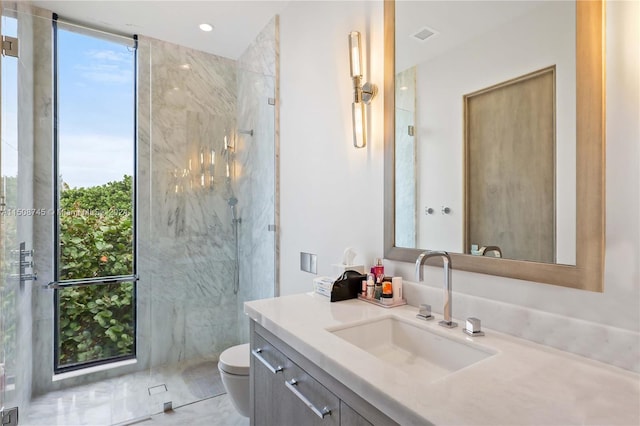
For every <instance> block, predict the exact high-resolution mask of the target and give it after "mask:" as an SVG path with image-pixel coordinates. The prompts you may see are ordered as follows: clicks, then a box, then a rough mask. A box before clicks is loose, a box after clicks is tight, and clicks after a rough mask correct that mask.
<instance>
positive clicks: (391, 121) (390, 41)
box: [384, 0, 605, 292]
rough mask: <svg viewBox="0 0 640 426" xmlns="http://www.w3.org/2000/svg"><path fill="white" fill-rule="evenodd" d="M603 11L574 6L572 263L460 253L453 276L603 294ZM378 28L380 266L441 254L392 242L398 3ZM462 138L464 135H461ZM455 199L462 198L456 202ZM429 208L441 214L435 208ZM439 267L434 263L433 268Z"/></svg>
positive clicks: (387, 6)
mask: <svg viewBox="0 0 640 426" xmlns="http://www.w3.org/2000/svg"><path fill="white" fill-rule="evenodd" d="M407 3H415V2H407ZM443 3H444V2H443ZM604 7H605V5H604V1H600V0H596V1H583V0H578V1H576V4H575V28H576V32H575V121H576V122H575V140H576V143H575V182H576V183H575V218H573V217H572V218H571V221H572V224H575V250H574V252H575V261H572V262H571V263H573V264H562V263H552V262H549V263H544V262H540V261H529V260H517V259H509V258H495V257H485V256H477V255H472V254H468V253H469V252H468V251H467V249H466V248H463V249H462V250H460V252H459V253H455V252H451V251H450V254H451V257H452V265H453V268H454V269H459V270H465V271H471V272H477V273H482V274H490V275H496V276H503V277H508V278H515V279H522V280H527V281H533V282H540V283H547V284H554V285H560V286H565V287H571V288H576V289H583V290H589V291H596V292H602V291H603V275H604V244H605V174H604V173H605V79H604V76H605V72H604V68H605V56H604ZM384 25H385V26H384V49H385V71H384V75H385V78H384V103H385V105H384V110H385V114H384V128H385V130H384V134H385V153H384V155H385V159H384V163H385V170H384V180H385V183H384V196H385V212H384V223H385V226H384V227H385V230H384V244H385V258H386V259H390V260H396V261H403V262H415V260H416V259H417V257H418V255H419V254H420V253H421V252H423V251H425V250H442V249H444V248H443V247H441V246H437V244H435V245H434V246H431V244H430V243H429V241H428V242H424V241H422V242H420V243H419V244H416V245H415V246H414V247H402V246H399V245H398V244H397V243H398V241H400V240H401V239H399V238H396V233H397V229H396V223H397V219H398V218H397V212H396V196H397V195H396V77H397V74H396V2H395V1H394V0H386V1H385V2H384ZM550 65H553V64H550ZM456 102H457V101H456ZM463 102H464V100H463V96H460V98H459V104H460V110H461V111H462V108H463ZM460 115H462V113H461V114H460ZM460 132H461V133H462V130H461V131H460ZM416 143H417V144H418V145H419V144H420V143H421V141H420V140H418V141H417V142H416ZM452 143H456V144H458V143H459V144H460V146H464V143H465V141H464V140H455V141H452ZM463 155H464V154H463ZM466 161H467V159H466V157H465V158H463V159H462V160H461V162H462V163H465V162H466ZM464 179H465V178H461V179H460V181H464ZM437 183H438V185H440V186H443V187H445V188H447V185H453V186H454V188H453V189H455V190H457V191H459V190H460V188H459V186H465V185H459V183H458V182H450V181H448V180H446V179H443V180H442V181H439V182H437ZM449 189H451V188H449ZM461 198H466V197H464V196H462V197H461ZM423 207H424V206H420V207H418V206H417V203H416V205H415V206H413V207H412V208H413V209H414V210H415V211H416V213H415V214H416V215H417V214H421V213H422V211H421V210H422V209H423ZM435 207H436V209H438V210H439V207H440V206H435ZM465 209H466V207H465ZM465 209H460V210H465ZM425 210H426V207H425ZM425 214H426V212H425ZM436 214H440V212H439V211H437V212H436ZM400 219H401V218H400ZM465 223H468V222H465ZM463 228H464V225H463ZM465 234H466V232H465ZM430 241H431V240H430ZM462 241H463V239H462V238H460V244H463V242H462ZM572 242H573V241H572ZM467 243H468V238H467V235H465V240H464V244H467ZM407 245H411V244H407ZM465 252H466V253H465ZM437 262H438V261H437V260H434V264H437Z"/></svg>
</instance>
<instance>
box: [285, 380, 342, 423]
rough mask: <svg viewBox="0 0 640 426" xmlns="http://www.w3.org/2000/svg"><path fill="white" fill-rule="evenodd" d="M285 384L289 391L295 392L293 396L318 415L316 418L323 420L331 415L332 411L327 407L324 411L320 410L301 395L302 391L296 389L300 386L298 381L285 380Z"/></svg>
mask: <svg viewBox="0 0 640 426" xmlns="http://www.w3.org/2000/svg"><path fill="white" fill-rule="evenodd" d="M284 384H285V385H287V387H288V388H289V390H290V391H291V392H293V394H294V395H295V396H297V397H298V399H300V401H302V402H303V403H304V404H305V405H306V406H307V407H309V408H310V409H311V411H313V412H314V413H315V414H316V416H318V417H320V418H321V419H324V417H325V416H326V415H329V416H330V415H331V410H329V409H328V408H327V407H324V408H323V409H322V410H318V409H317V408H316V406H315V405H313V403H312V402H311V401H309V398H307V397H306V396H304V395H303V394H301V393H300V391H299V390H298V389H296V386H297V385H298V381H297V380H296V379H291V381H290V382H288V381H286V380H285V381H284Z"/></svg>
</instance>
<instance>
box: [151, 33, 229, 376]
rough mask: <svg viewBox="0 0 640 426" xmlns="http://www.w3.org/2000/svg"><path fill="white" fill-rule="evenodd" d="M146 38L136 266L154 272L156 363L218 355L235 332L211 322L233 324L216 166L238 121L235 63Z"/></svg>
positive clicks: (221, 177) (223, 202) (222, 179)
mask: <svg viewBox="0 0 640 426" xmlns="http://www.w3.org/2000/svg"><path fill="white" fill-rule="evenodd" d="M143 41H145V46H147V47H148V49H149V51H150V54H149V60H150V62H151V64H150V67H149V68H148V70H150V76H149V81H150V87H151V93H150V99H151V106H150V108H149V111H151V115H150V117H148V122H149V123H150V128H151V137H150V139H149V140H148V142H147V143H148V144H149V152H150V157H149V159H148V163H147V164H146V165H143V164H141V167H143V168H144V167H148V169H149V170H150V187H151V190H150V193H149V219H150V228H149V229H148V238H149V240H150V244H148V246H146V248H145V250H147V251H148V252H147V253H141V256H142V257H144V258H145V259H147V264H146V266H145V267H144V268H148V269H144V268H143V269H140V276H141V280H149V281H150V300H151V302H150V304H151V307H150V310H151V313H150V316H149V321H150V324H149V326H148V327H149V333H150V335H151V336H152V337H151V339H150V341H151V345H150V347H149V348H148V349H149V351H150V353H151V360H152V362H151V366H152V367H156V366H160V365H163V364H170V363H175V362H179V361H182V360H185V359H189V358H190V357H196V356H198V357H212V358H216V357H217V356H218V354H219V352H220V351H221V350H222V349H224V348H225V345H231V344H234V343H236V342H237V338H235V339H232V338H230V337H225V338H222V339H220V338H219V336H218V335H217V333H216V332H214V331H217V330H228V329H232V330H235V329H236V328H237V325H236V324H237V318H236V309H237V304H236V296H235V295H234V294H233V292H232V288H231V285H230V280H231V279H230V277H231V276H232V274H233V267H232V260H233V256H234V255H235V253H234V250H233V247H234V246H233V234H232V226H231V217H230V209H229V206H228V204H227V198H228V194H227V192H226V189H227V187H226V169H225V168H224V167H222V166H223V148H224V146H223V144H224V136H225V135H229V134H230V132H231V130H232V129H233V128H234V127H235V111H236V96H237V90H236V64H235V62H234V61H231V60H228V59H225V58H219V57H216V56H213V55H209V54H205V53H203V52H198V51H195V50H191V49H187V48H184V47H181V46H176V45H173V44H170V43H165V42H161V41H158V40H153V39H143ZM145 121H147V118H146V117H145ZM212 150H213V151H214V152H215V159H216V162H217V164H215V165H214V168H213V169H211V155H210V153H211V151H212ZM201 152H202V153H203V154H204V156H205V157H206V159H205V164H204V165H201V161H200V154H201ZM216 166H217V167H216ZM211 171H213V177H214V180H213V188H212V187H211V185H210V183H211V181H210V180H209V178H210V176H211ZM203 173H204V174H205V177H206V179H205V181H204V185H202V184H201V179H200V178H201V175H202V174H203ZM141 266H142V265H141ZM221 342H222V343H221Z"/></svg>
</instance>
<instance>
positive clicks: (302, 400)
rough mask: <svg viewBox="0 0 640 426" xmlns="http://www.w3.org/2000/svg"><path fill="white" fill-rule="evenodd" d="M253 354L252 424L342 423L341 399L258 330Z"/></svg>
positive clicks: (319, 425) (333, 425)
mask: <svg viewBox="0 0 640 426" xmlns="http://www.w3.org/2000/svg"><path fill="white" fill-rule="evenodd" d="M251 355H252V360H251V363H252V365H253V370H252V374H253V375H254V377H253V380H252V382H253V384H252V386H253V415H252V418H251V421H252V425H254V426H276V425H277V426H300V425H305V426H307V425H309V426H338V425H339V424H340V400H339V399H338V398H337V397H336V396H335V395H333V394H332V393H331V392H329V390H327V389H326V388H325V387H324V386H322V385H321V384H320V383H318V382H317V381H316V380H314V379H313V378H312V377H311V376H309V375H308V374H307V373H306V372H305V371H304V370H302V369H301V368H300V367H298V366H297V365H296V364H295V363H293V362H292V361H291V360H289V359H288V358H287V357H286V356H285V355H283V354H282V353H281V352H280V351H278V350H277V349H276V348H274V347H273V346H272V345H271V344H269V343H268V342H267V341H266V340H264V339H263V338H262V337H260V336H258V335H257V334H254V335H253V347H252V354H251Z"/></svg>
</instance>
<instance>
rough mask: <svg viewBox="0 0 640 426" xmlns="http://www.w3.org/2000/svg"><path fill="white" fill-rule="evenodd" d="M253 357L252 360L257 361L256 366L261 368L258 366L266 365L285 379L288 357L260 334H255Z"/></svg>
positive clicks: (252, 349)
mask: <svg viewBox="0 0 640 426" xmlns="http://www.w3.org/2000/svg"><path fill="white" fill-rule="evenodd" d="M251 357H252V358H253V360H252V361H253V362H255V365H256V368H259V367H258V366H261V367H264V368H266V369H268V370H269V371H270V372H271V373H272V374H274V375H278V376H279V378H280V379H282V380H284V379H283V378H282V376H283V375H284V374H283V372H284V369H285V366H286V363H287V357H286V356H285V355H284V354H283V353H282V352H280V351H279V350H277V349H276V348H274V347H273V345H272V344H270V343H269V342H267V341H266V340H265V339H263V338H262V337H261V336H259V335H258V334H255V335H254V340H253V347H252V348H251Z"/></svg>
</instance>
